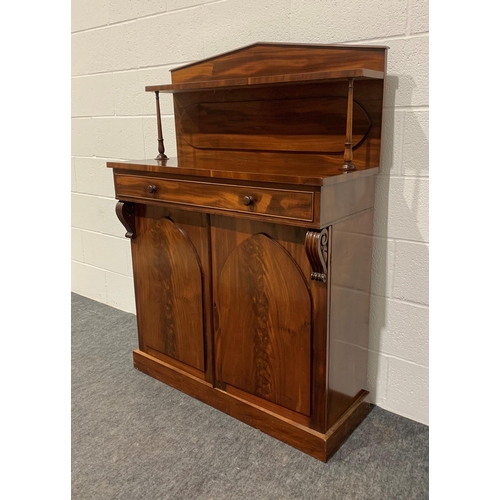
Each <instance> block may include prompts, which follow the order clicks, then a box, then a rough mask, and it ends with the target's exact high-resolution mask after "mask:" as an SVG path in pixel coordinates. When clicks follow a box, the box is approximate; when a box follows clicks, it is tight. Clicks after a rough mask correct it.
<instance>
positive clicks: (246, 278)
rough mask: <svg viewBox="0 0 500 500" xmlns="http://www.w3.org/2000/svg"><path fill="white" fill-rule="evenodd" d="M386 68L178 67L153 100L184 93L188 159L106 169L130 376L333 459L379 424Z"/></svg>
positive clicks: (267, 47)
mask: <svg viewBox="0 0 500 500" xmlns="http://www.w3.org/2000/svg"><path fill="white" fill-rule="evenodd" d="M385 57H386V48H384V47H372V46H368V47H363V46H334V45H300V44H274V43H270V44H260V43H259V44H254V45H251V46H249V47H245V48H242V49H238V50H236V51H232V52H229V53H226V54H221V55H218V56H215V57H211V58H208V59H206V60H203V61H199V62H198V63H193V64H189V65H186V66H183V67H181V68H178V69H176V70H173V71H172V84H170V85H160V86H150V87H148V90H151V91H154V92H156V97H158V94H159V93H160V92H162V91H173V92H174V96H173V102H174V115H175V127H176V140H177V151H178V155H179V157H178V159H175V158H172V159H159V160H136V161H124V162H118V161H114V162H108V167H109V168H113V174H114V182H115V192H116V197H117V198H118V200H119V202H118V204H117V214H118V217H119V218H120V220H121V221H122V223H123V224H124V227H125V228H126V230H127V236H128V237H130V238H131V245H132V259H133V266H134V286H135V295H136V304H137V320H138V331H139V349H138V350H136V351H135V352H134V365H135V366H136V368H138V369H139V370H141V371H143V372H144V373H147V374H149V375H151V376H152V377H155V378H157V379H158V380H161V381H163V382H165V383H167V384H170V385H172V386H173V387H175V388H177V389H179V390H181V391H184V392H186V393H187V394H190V395H192V396H194V397H196V398H198V399H200V400H201V401H204V402H205V403H207V404H210V405H212V406H214V407H215V408H218V409H219V410H221V411H224V412H226V413H228V414H229V415H232V416H234V417H236V418H238V419H240V420H242V421H243V422H246V423H248V424H249V425H252V426H254V427H256V428H258V429H260V430H262V431H264V432H266V433H268V434H270V435H272V436H275V437H277V438H278V439H281V440H282V441H284V442H285V443H288V444H290V445H292V446H295V447H296V448H298V449H300V450H302V451H304V452H306V453H309V454H310V455H312V456H314V457H316V458H318V459H320V460H323V461H326V460H327V459H328V458H329V457H330V456H331V455H332V454H333V453H334V452H335V451H336V450H337V449H338V448H339V447H340V446H341V445H342V443H343V442H344V440H345V439H346V438H347V437H348V436H349V434H350V433H352V431H353V430H354V428H355V427H356V426H357V425H358V424H359V423H360V422H361V421H362V419H363V418H364V417H365V416H366V415H367V413H368V412H369V409H370V406H369V405H368V403H366V401H365V398H366V396H367V391H366V384H367V380H366V379H367V356H368V319H369V298H370V275H371V245H372V229H373V207H374V201H375V177H374V176H375V174H376V173H377V172H378V164H379V159H380V145H381V124H382V110H383V94H384V76H385ZM157 102H158V101H157ZM157 118H158V119H159V118H160V113H159V109H158V113H157ZM160 125H161V123H160ZM159 131H160V136H161V130H160V128H159ZM343 165H347V167H348V168H346V170H351V167H352V165H354V167H355V169H356V170H354V171H348V172H342V171H341V169H342V166H343Z"/></svg>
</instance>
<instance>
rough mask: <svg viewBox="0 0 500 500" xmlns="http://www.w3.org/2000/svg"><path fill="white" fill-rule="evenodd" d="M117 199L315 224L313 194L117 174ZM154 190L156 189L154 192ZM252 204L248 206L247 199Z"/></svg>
mask: <svg viewBox="0 0 500 500" xmlns="http://www.w3.org/2000/svg"><path fill="white" fill-rule="evenodd" d="M115 186H116V188H115V189H116V194H117V196H118V197H121V198H122V199H124V198H134V199H137V200H144V201H147V200H155V201H164V202H168V203H172V204H177V205H189V206H192V207H196V208H211V209H219V210H221V211H230V212H240V213H248V214H254V215H257V214H258V215H264V216H272V217H279V218H284V219H296V220H299V221H312V220H313V218H314V213H313V206H314V205H313V200H314V194H313V192H307V191H292V190H282V189H274V188H261V187H255V186H235V185H228V184H217V183H206V182H199V181H198V182H196V181H187V180H167V179H162V178H159V177H142V176H134V175H121V174H115ZM151 188H154V189H151ZM151 191H152V192H151ZM246 196H248V197H251V200H252V202H251V203H250V204H249V205H246V204H245V197H246Z"/></svg>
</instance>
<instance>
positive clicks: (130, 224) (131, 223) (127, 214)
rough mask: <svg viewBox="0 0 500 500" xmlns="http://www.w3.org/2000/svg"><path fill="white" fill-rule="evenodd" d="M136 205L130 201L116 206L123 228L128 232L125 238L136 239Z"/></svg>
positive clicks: (121, 202) (120, 202)
mask: <svg viewBox="0 0 500 500" xmlns="http://www.w3.org/2000/svg"><path fill="white" fill-rule="evenodd" d="M134 214H135V205H134V204H133V203H130V202H128V201H119V202H118V203H117V204H116V215H117V216H118V219H120V222H121V223H122V224H123V227H124V228H125V229H126V230H127V232H126V234H125V237H127V238H131V239H133V238H135V217H134Z"/></svg>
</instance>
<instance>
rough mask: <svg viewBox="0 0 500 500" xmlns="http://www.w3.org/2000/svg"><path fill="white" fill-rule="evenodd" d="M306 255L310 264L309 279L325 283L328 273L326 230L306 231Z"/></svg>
mask: <svg viewBox="0 0 500 500" xmlns="http://www.w3.org/2000/svg"><path fill="white" fill-rule="evenodd" d="M305 248H306V255H307V258H308V259H309V263H310V264H311V268H312V272H311V279H313V280H316V281H322V282H323V283H326V276H327V271H328V265H327V262H328V229H323V230H321V231H307V233H306V241H305Z"/></svg>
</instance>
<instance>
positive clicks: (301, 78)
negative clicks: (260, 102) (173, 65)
mask: <svg viewBox="0 0 500 500" xmlns="http://www.w3.org/2000/svg"><path fill="white" fill-rule="evenodd" d="M348 78H354V79H356V80H359V79H376V80H381V79H383V78H384V72H383V71H376V70H372V69H367V68H349V69H338V70H330V71H315V72H304V73H292V74H285V75H269V76H253V77H246V78H227V79H223V80H207V81H198V82H185V83H171V84H165V85H148V86H147V87H146V92H162V93H177V92H193V91H213V90H218V89H219V90H222V89H228V88H242V87H257V86H269V85H291V84H300V83H309V82H315V83H320V82H328V81H336V80H346V79H348Z"/></svg>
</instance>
